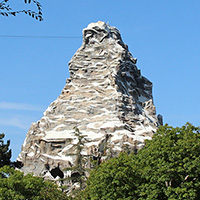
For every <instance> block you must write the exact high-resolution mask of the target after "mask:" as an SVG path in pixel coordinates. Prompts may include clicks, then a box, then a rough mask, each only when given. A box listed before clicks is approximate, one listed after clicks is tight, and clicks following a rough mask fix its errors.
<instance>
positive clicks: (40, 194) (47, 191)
mask: <svg viewBox="0 0 200 200" xmlns="http://www.w3.org/2000/svg"><path fill="white" fill-rule="evenodd" d="M0 173H1V174H4V177H0V199H1V200H11V199H12V200H26V199H28V200H67V199H68V198H67V196H66V194H64V193H62V192H61V190H59V189H58V187H57V185H55V184H53V183H52V182H47V181H44V180H43V178H40V177H34V176H32V175H31V174H28V175H26V176H25V175H24V174H23V173H22V172H20V171H16V170H14V169H13V168H11V167H9V166H4V167H2V168H0ZM5 177H6V178H5Z"/></svg>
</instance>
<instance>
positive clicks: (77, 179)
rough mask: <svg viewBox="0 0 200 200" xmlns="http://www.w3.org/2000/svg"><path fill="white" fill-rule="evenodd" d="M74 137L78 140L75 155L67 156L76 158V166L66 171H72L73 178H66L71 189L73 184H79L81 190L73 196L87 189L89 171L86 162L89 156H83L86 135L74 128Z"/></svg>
mask: <svg viewBox="0 0 200 200" xmlns="http://www.w3.org/2000/svg"><path fill="white" fill-rule="evenodd" d="M73 135H74V136H75V139H76V140H77V143H76V144H74V145H73V146H74V147H75V152H74V153H69V154H67V155H68V156H75V157H76V159H75V162H74V166H72V167H69V168H66V169H64V170H65V171H71V177H68V178H65V180H68V181H69V184H68V187H69V188H70V187H71V185H72V184H74V183H79V189H76V191H74V192H73V194H78V192H80V191H81V190H83V189H84V188H85V185H86V184H85V182H86V179H87V176H86V172H87V171H88V170H89V169H88V168H87V167H86V165H85V164H86V162H87V160H88V156H87V155H83V148H84V146H85V142H87V139H86V135H83V134H82V133H81V132H80V131H79V129H78V128H77V127H75V128H74V132H73Z"/></svg>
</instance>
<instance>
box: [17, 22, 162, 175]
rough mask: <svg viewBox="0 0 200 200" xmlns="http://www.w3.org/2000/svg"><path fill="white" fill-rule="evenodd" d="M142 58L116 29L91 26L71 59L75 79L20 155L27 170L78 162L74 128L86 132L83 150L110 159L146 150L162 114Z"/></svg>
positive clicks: (37, 172) (42, 170)
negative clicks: (140, 67)
mask: <svg viewBox="0 0 200 200" xmlns="http://www.w3.org/2000/svg"><path fill="white" fill-rule="evenodd" d="M136 61H137V59H135V58H133V57H132V55H131V54H130V52H129V51H128V47H127V45H126V44H124V43H123V41H122V39H121V36H120V33H119V31H118V30H117V29H116V28H115V27H111V26H109V25H107V24H106V23H104V22H97V23H91V24H89V25H88V27H87V28H85V29H84V30H83V44H82V46H81V47H80V48H79V49H78V51H77V52H76V53H75V55H74V56H73V57H72V59H71V61H70V62H69V71H70V78H68V79H67V80H66V85H65V87H64V89H63V90H62V93H61V95H60V96H59V97H58V98H57V99H56V100H55V101H54V102H53V103H51V105H50V106H49V107H48V108H47V110H46V111H45V112H44V116H43V117H42V118H41V120H40V121H38V122H36V123H32V125H31V127H30V129H29V131H28V133H27V135H26V139H25V141H24V144H23V146H22V151H21V153H20V155H19V156H18V160H19V161H21V162H22V163H23V168H22V170H23V171H24V172H25V173H30V172H31V173H34V174H35V175H44V173H45V172H47V171H48V172H50V171H51V170H52V169H55V168H56V169H58V166H59V167H60V169H63V168H66V167H71V166H73V165H74V161H75V157H74V156H70V154H73V153H74V152H75V151H76V149H75V146H74V144H76V143H77V139H75V138H74V135H73V132H74V130H73V128H74V127H78V128H79V130H80V132H82V133H83V134H84V135H86V138H87V142H86V143H85V146H84V149H83V152H82V153H83V154H85V155H88V157H90V158H92V157H95V158H97V157H102V156H104V157H106V156H107V155H108V153H109V152H108V151H109V149H112V154H113V155H112V156H116V155H118V154H119V152H120V151H123V150H127V149H129V150H136V149H140V148H142V146H143V145H144V140H146V139H151V137H152V135H153V133H154V132H155V131H156V129H157V127H158V125H159V122H160V123H161V122H162V118H161V116H159V120H158V118H157V116H156V110H155V106H154V104H153V98H152V83H151V82H150V81H149V80H148V79H147V78H145V77H143V76H142V75H141V72H140V70H138V69H137V67H136ZM105 144H106V145H105ZM105 146H106V147H108V146H109V148H105ZM90 161H91V159H88V163H87V165H88V166H91V165H90ZM47 166H48V168H47ZM64 176H66V174H65V175H64Z"/></svg>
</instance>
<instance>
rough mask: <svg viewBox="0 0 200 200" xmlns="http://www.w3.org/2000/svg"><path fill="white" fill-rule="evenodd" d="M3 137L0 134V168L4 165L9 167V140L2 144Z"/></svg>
mask: <svg viewBox="0 0 200 200" xmlns="http://www.w3.org/2000/svg"><path fill="white" fill-rule="evenodd" d="M4 137H5V135H4V134H3V133H2V134H0V167H3V166H4V165H10V158H11V150H9V145H10V140H8V141H7V143H6V144H4V141H3V138H4Z"/></svg>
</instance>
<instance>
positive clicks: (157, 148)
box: [84, 123, 200, 200]
mask: <svg viewBox="0 0 200 200" xmlns="http://www.w3.org/2000/svg"><path fill="white" fill-rule="evenodd" d="M199 130H200V129H199V128H198V127H194V126H192V125H191V124H189V123H187V124H186V125H185V126H183V127H181V128H173V127H170V126H168V125H165V126H162V127H160V128H159V129H158V131H157V133H156V134H155V135H154V136H153V138H152V140H147V141H146V145H145V147H144V148H143V149H141V150H140V151H139V152H138V154H137V155H134V154H131V155H129V156H128V155H126V154H124V153H123V154H120V156H119V157H117V158H113V159H110V160H109V161H107V162H105V163H103V164H101V165H99V166H98V167H97V168H96V169H95V170H93V171H92V172H91V174H90V177H89V179H88V182H87V188H86V190H85V191H84V195H85V197H84V198H85V199H91V200H97V199H102V200H104V199H105V200H106V199H110V200H122V199H126V200H129V199H133V200H134V199H138V200H147V199H148V200H150V199H151V200H152V199H154V200H156V199H158V200H165V199H168V200H169V199H171V200H172V199H176V200H188V199H190V200H198V199H200V156H199V152H200V134H199Z"/></svg>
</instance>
